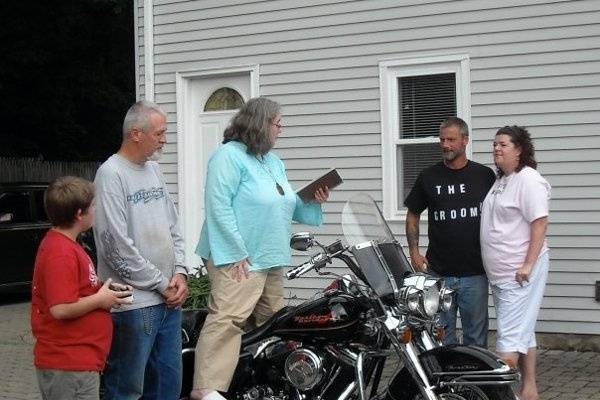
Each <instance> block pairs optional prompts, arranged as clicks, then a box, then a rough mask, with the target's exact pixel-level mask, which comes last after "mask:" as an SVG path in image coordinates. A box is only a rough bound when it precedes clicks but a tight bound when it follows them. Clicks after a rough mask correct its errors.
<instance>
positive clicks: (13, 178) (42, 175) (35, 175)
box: [0, 157, 100, 183]
mask: <svg viewBox="0 0 600 400" xmlns="http://www.w3.org/2000/svg"><path fill="white" fill-rule="evenodd" d="M99 166H100V163H99V162H67V161H43V160H38V159H36V158H2V157H0V183H7V182H27V183H47V182H51V181H53V180H54V179H56V178H58V177H59V176H64V175H74V176H80V177H82V178H86V179H89V180H94V176H95V175H96V170H97V169H98V167H99Z"/></svg>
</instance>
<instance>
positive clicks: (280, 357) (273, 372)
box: [182, 194, 520, 400]
mask: <svg viewBox="0 0 600 400" xmlns="http://www.w3.org/2000/svg"><path fill="white" fill-rule="evenodd" d="M342 228H343V232H344V237H345V239H346V242H347V243H346V244H343V243H342V241H341V240H336V241H334V242H333V243H331V244H330V245H327V246H324V245H322V244H321V243H319V242H318V241H317V240H316V239H315V238H314V236H313V235H312V234H311V233H308V232H303V233H297V234H294V235H293V236H292V238H291V241H290V245H291V247H292V248H293V249H295V250H298V251H307V250H309V249H311V248H315V247H317V248H320V252H318V253H317V254H314V255H313V256H311V257H310V259H309V260H308V261H306V262H305V263H303V264H301V265H299V266H296V267H294V268H292V269H291V270H289V271H288V272H287V273H286V277H287V279H296V278H298V277H300V276H302V275H304V274H306V273H308V272H309V271H314V272H315V273H317V274H319V275H330V276H334V277H335V279H334V281H333V282H332V283H331V284H330V285H329V286H328V287H327V288H326V289H325V290H323V291H322V292H320V293H318V294H317V295H315V297H314V298H313V299H311V300H308V301H306V302H303V303H302V304H300V305H297V306H286V307H284V308H283V309H281V310H280V311H278V312H277V313H275V315H273V316H272V317H271V318H270V319H269V320H268V321H267V322H266V323H265V324H263V325H262V326H260V327H258V328H256V329H253V330H251V331H249V332H247V333H245V334H244V335H243V337H242V347H241V348H242V350H241V353H240V356H239V362H238V365H237V368H236V371H235V374H234V378H233V381H232V384H231V387H230V389H229V392H228V393H226V394H225V397H226V398H227V399H230V400H305V399H326V400H328V399H337V400H348V399H360V400H367V399H371V400H374V399H381V400H383V399H385V400H400V399H409V400H420V399H424V400H467V399H469V400H470V399H473V400H516V399H517V396H516V395H515V392H514V386H515V385H516V383H517V382H518V381H519V378H520V376H519V373H518V371H517V370H515V369H513V368H511V367H509V366H508V365H507V364H505V363H504V362H503V361H502V360H501V359H500V358H499V357H498V356H497V355H495V354H494V353H493V352H490V351H488V350H487V349H483V348H479V347H475V346H462V345H453V346H443V345H442V341H441V340H442V338H443V327H441V326H440V324H439V323H438V316H439V313H440V312H441V311H445V310H448V309H449V308H450V306H451V303H452V292H451V290H449V289H447V288H445V287H444V285H443V280H441V279H439V278H434V277H431V276H429V275H427V274H424V273H420V272H416V271H415V270H414V269H413V268H412V267H411V264H410V262H409V261H408V260H407V258H406V256H405V254H404V252H403V249H402V247H401V245H400V244H399V243H398V241H396V240H395V238H394V236H393V234H392V232H391V230H390V228H389V226H388V225H387V223H386V222H385V220H384V218H383V216H382V214H381V212H380V210H379V208H378V207H377V204H376V203H375V202H374V201H373V199H371V198H370V197H369V196H368V195H366V194H359V195H357V196H355V197H353V198H352V199H350V200H349V201H348V202H347V203H346V204H345V206H344V209H343V212H342ZM334 260H339V261H341V262H342V263H343V264H344V265H345V266H346V267H347V268H348V269H349V271H350V272H351V274H345V275H338V274H336V273H335V272H333V271H329V270H328V268H326V267H327V266H328V265H329V264H332V263H333V262H334ZM330 269H331V270H334V268H330ZM205 317H206V311H203V310H200V311H188V312H186V313H185V315H184V324H183V328H182V335H183V342H184V345H183V361H184V384H183V392H182V395H185V396H187V395H188V394H189V392H190V390H191V381H192V377H193V368H194V348H195V344H196V341H197V339H198V335H199V333H200V330H201V328H202V324H203V321H204V318H205ZM393 358H397V359H398V360H399V363H400V364H399V365H400V368H399V369H398V370H397V372H396V373H395V375H394V376H393V377H392V378H391V379H390V380H387V381H386V380H385V379H382V375H383V373H384V369H385V366H386V361H388V360H391V359H393Z"/></svg>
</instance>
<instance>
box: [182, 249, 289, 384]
mask: <svg viewBox="0 0 600 400" xmlns="http://www.w3.org/2000/svg"><path fill="white" fill-rule="evenodd" d="M206 269H207V270H208V278H209V279H210V284H211V292H210V295H209V297H208V311H209V314H208V316H207V317H206V321H205V322H204V326H203V327H202V331H201V332H200V337H199V338H198V344H197V345H196V361H195V366H194V389H200V388H207V389H215V390H218V391H221V392H226V391H227V390H228V389H229V385H230V383H231V379H232V378H233V373H234V372H235V367H236V366H237V362H238V356H239V354H240V347H241V342H242V333H243V332H244V327H245V325H246V322H247V321H248V320H249V318H250V317H252V319H253V322H254V323H255V324H256V326H259V325H262V324H263V323H264V322H265V321H267V320H268V319H269V318H270V317H271V316H272V315H273V314H274V313H275V312H276V311H278V310H279V309H280V308H282V307H283V282H282V268H270V269H266V270H264V271H256V272H250V274H249V275H250V276H249V278H248V279H243V280H242V281H241V282H237V281H235V280H234V279H233V278H232V277H231V266H227V267H221V268H215V266H214V265H213V264H212V262H211V261H209V262H208V263H207V265H206Z"/></svg>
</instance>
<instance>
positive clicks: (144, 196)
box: [127, 187, 165, 204]
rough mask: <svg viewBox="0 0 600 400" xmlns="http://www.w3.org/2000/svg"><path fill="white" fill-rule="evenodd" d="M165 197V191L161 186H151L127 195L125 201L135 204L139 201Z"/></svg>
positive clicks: (145, 201)
mask: <svg viewBox="0 0 600 400" xmlns="http://www.w3.org/2000/svg"><path fill="white" fill-rule="evenodd" d="M163 197H165V192H164V190H163V188H162V187H153V188H150V189H149V190H145V189H140V190H138V191H137V192H135V193H134V194H129V195H127V201H128V202H130V203H133V204H137V203H139V202H140V201H143V202H144V203H147V202H149V201H150V200H158V199H162V198H163Z"/></svg>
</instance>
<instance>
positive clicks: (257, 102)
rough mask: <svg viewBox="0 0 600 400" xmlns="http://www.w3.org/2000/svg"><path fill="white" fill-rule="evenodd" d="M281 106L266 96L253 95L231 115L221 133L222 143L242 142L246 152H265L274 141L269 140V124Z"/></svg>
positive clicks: (255, 153)
mask: <svg viewBox="0 0 600 400" xmlns="http://www.w3.org/2000/svg"><path fill="white" fill-rule="evenodd" d="M280 110H281V106H280V105H279V104H278V103H276V102H274V101H273V100H269V99H267V98H266V97H255V98H253V99H250V100H248V102H247V103H246V104H244V105H243V106H242V108H240V110H239V111H238V112H237V114H235V115H234V116H233V118H232V119H231V122H230V123H229V126H228V127H227V128H226V129H225V132H224V133H223V143H227V142H230V141H232V140H234V141H238V142H242V143H244V144H245V145H246V147H247V148H248V150H247V151H248V153H250V154H254V155H258V154H266V153H268V152H269V150H271V148H272V147H273V145H274V143H272V142H271V135H270V132H271V124H273V122H274V121H275V118H276V117H277V115H279V114H280Z"/></svg>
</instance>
